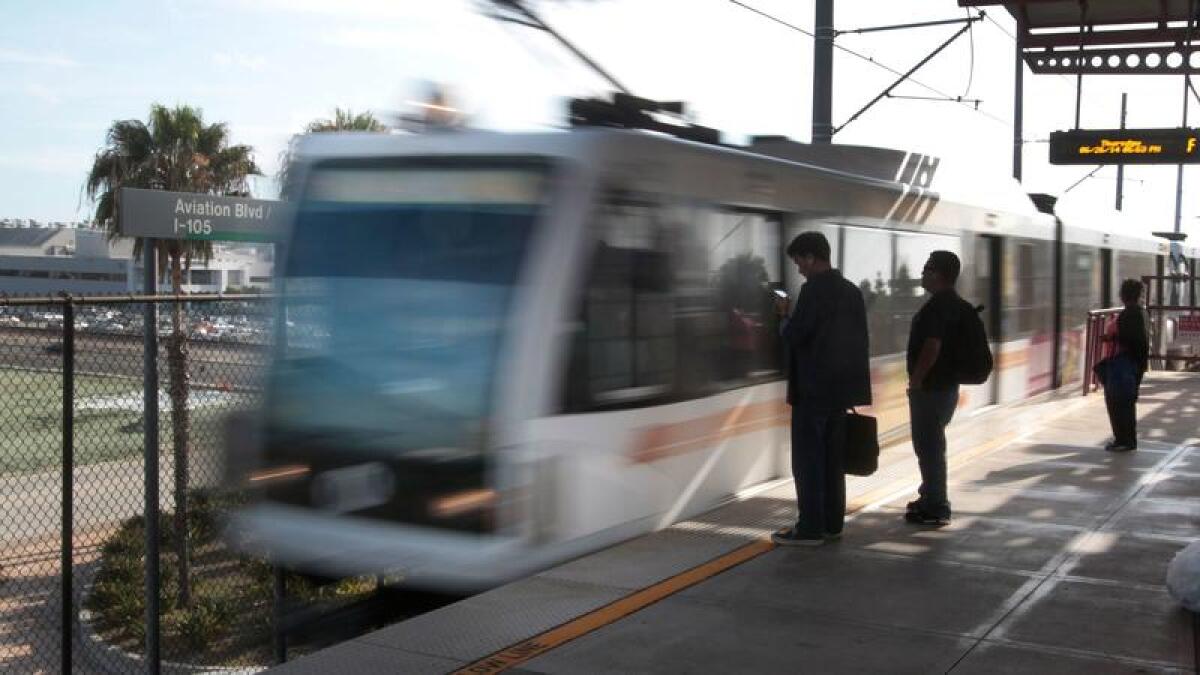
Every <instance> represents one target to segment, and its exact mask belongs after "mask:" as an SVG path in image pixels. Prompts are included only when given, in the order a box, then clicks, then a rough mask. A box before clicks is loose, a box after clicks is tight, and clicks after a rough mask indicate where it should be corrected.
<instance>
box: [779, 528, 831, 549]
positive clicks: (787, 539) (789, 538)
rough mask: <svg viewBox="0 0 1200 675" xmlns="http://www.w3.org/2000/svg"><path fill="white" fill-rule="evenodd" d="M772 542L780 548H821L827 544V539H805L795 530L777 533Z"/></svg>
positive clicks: (789, 529) (790, 529)
mask: <svg viewBox="0 0 1200 675" xmlns="http://www.w3.org/2000/svg"><path fill="white" fill-rule="evenodd" d="M771 541H773V542H775V543H776V544H777V545H779V546H820V545H821V544H824V543H825V537H805V536H801V535H800V534H799V533H797V532H796V529H795V528H788V529H786V530H783V531H780V532H775V533H773V534H772V535H771Z"/></svg>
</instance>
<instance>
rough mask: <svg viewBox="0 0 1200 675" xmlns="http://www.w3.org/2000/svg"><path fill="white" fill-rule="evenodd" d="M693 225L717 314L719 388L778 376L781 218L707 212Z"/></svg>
mask: <svg viewBox="0 0 1200 675" xmlns="http://www.w3.org/2000/svg"><path fill="white" fill-rule="evenodd" d="M695 224H696V225H697V226H699V228H700V230H699V238H700V240H701V241H702V242H704V246H703V249H702V252H703V253H704V254H706V258H707V260H706V270H705V271H706V273H707V276H708V279H709V293H710V295H711V307H712V308H713V309H714V310H715V312H716V316H715V319H716V320H715V321H713V322H712V328H713V331H714V332H713V334H712V336H711V338H712V343H711V346H712V348H713V353H712V354H711V358H712V359H713V363H714V364H716V366H717V367H716V370H715V372H713V373H712V375H713V377H714V378H715V380H716V382H717V385H718V387H722V388H724V387H730V386H739V385H741V384H744V383H746V382H747V381H754V380H760V379H763V378H770V377H775V376H777V375H778V373H779V370H780V367H781V363H780V360H781V356H782V355H781V353H780V348H779V320H778V317H777V315H776V313H775V311H774V303H775V301H774V299H773V297H772V294H771V286H770V282H772V281H778V280H779V273H780V270H779V266H780V254H779V250H780V249H779V246H780V243H779V219H778V217H777V216H775V215H772V214H766V213H760V212H751V211H740V210H732V209H725V208H720V207H707V208H704V209H701V213H700V214H698V216H697V218H696V223H695ZM697 263H699V261H697Z"/></svg>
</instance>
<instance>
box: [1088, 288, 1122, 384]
mask: <svg viewBox="0 0 1200 675" xmlns="http://www.w3.org/2000/svg"><path fill="white" fill-rule="evenodd" d="M1121 310H1122V308H1121V307H1113V308H1110V309H1096V310H1092V311H1090V312H1088V316H1087V326H1086V328H1085V331H1084V339H1083V395H1084V396H1087V395H1088V394H1090V393H1092V392H1093V391H1095V390H1096V387H1097V386H1099V382H1097V381H1096V373H1095V371H1094V369H1095V367H1096V364H1097V363H1099V362H1100V361H1101V360H1102V359H1103V358H1105V357H1107V356H1109V355H1110V354H1111V352H1112V350H1113V344H1112V343H1111V342H1107V341H1105V340H1104V336H1105V335H1106V334H1108V333H1109V331H1110V330H1112V329H1114V327H1115V325H1116V321H1117V317H1118V316H1120V314H1121Z"/></svg>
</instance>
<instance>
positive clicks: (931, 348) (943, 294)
mask: <svg viewBox="0 0 1200 675" xmlns="http://www.w3.org/2000/svg"><path fill="white" fill-rule="evenodd" d="M961 269H962V264H961V263H960V262H959V260H958V256H957V255H955V254H954V253H952V252H950V251H934V252H933V253H930V254H929V260H928V261H926V263H925V267H924V269H923V270H921V287H922V288H924V289H925V290H926V291H928V293H929V299H928V300H926V301H925V304H924V305H922V306H921V309H920V310H918V311H917V315H916V316H915V317H913V323H912V329H911V331H910V332H909V335H908V354H907V356H908V359H907V361H908V412H909V420H910V423H911V430H912V443H913V450H914V451H915V452H916V454H917V463H918V464H919V465H920V468H921V487H920V489H919V491H918V495H919V497H918V498H917V499H916V501H913V502H909V504H908V509H907V511H906V513H905V514H904V518H905V520H907V521H909V522H911V523H918V524H922V525H935V526H938V527H941V526H943V525H946V524H947V523H949V522H950V499H949V495H948V494H947V490H946V425H948V424H950V419H951V418H952V417H953V416H954V409H955V408H956V407H957V406H958V381H957V380H956V379H955V374H954V369H953V364H952V363H951V360H950V349H947V347H948V346H949V344H948V343H949V342H950V340H951V339H952V338H953V337H954V336H955V335H956V334H957V331H958V326H959V324H960V322H961V313H962V312H963V311H964V309H963V308H964V307H968V305H967V303H966V302H965V301H963V299H962V298H960V297H959V295H958V292H957V291H956V290H955V288H954V284H955V283H957V281H958V274H959V271H960V270H961Z"/></svg>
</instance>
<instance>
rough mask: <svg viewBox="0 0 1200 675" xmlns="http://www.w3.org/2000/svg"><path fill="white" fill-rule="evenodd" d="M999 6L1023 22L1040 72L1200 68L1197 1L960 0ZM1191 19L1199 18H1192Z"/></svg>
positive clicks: (1025, 47) (1025, 51)
mask: <svg viewBox="0 0 1200 675" xmlns="http://www.w3.org/2000/svg"><path fill="white" fill-rule="evenodd" d="M958 4H959V6H961V7H985V8H986V7H989V6H999V7H1003V8H1004V9H1006V10H1008V12H1009V13H1010V14H1012V15H1013V17H1014V18H1015V19H1016V21H1017V30H1018V35H1017V40H1018V43H1019V44H1020V45H1021V52H1022V56H1023V57H1024V59H1025V63H1026V64H1027V65H1028V66H1029V68H1030V70H1032V71H1033V72H1035V73H1062V74H1069V75H1075V74H1083V75H1113V74H1125V75H1140V74H1145V75H1182V74H1184V73H1193V74H1194V73H1200V50H1197V49H1196V46H1195V45H1194V44H1193V43H1200V30H1198V29H1197V26H1196V25H1195V21H1194V17H1195V15H1196V12H1197V11H1198V10H1200V2H1197V1H1196V0H958ZM1189 16H1191V17H1193V20H1192V21H1189Z"/></svg>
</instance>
